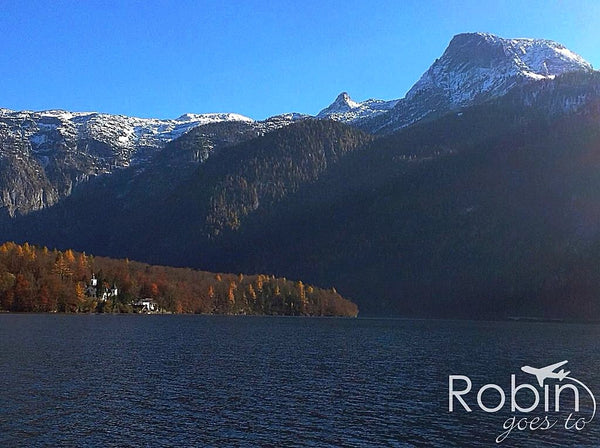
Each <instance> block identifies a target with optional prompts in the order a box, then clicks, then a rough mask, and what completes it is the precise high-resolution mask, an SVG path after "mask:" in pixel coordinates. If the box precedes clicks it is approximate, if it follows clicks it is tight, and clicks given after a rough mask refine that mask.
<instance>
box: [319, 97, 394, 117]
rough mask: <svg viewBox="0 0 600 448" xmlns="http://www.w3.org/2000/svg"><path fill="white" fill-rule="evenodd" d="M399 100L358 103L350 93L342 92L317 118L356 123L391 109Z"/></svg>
mask: <svg viewBox="0 0 600 448" xmlns="http://www.w3.org/2000/svg"><path fill="white" fill-rule="evenodd" d="M397 102H398V100H393V101H383V100H375V99H369V100H366V101H363V102H361V103H357V102H356V101H353V100H352V99H351V98H350V96H349V95H348V93H346V92H342V93H340V94H339V95H338V97H337V98H336V99H335V101H334V102H333V103H331V105H329V106H328V107H326V108H325V109H323V110H322V111H321V112H319V113H318V114H317V118H330V119H332V120H336V121H342V122H344V123H350V124H356V123H359V122H360V121H361V120H362V119H364V118H368V117H374V116H377V115H381V114H382V113H384V112H387V111H389V110H390V109H392V108H393V107H394V106H395V105H396V103H397Z"/></svg>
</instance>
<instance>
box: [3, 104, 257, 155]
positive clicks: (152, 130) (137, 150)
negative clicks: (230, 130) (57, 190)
mask: <svg viewBox="0 0 600 448" xmlns="http://www.w3.org/2000/svg"><path fill="white" fill-rule="evenodd" d="M225 121H245V122H253V121H254V120H252V119H250V118H248V117H245V116H243V115H239V114H200V115H197V114H185V115H182V116H180V117H179V118H177V119H174V120H160V119H154V118H136V117H127V116H124V115H110V114H101V113H96V112H69V111H64V110H46V111H40V112H31V111H11V110H8V109H1V110H0V122H1V123H2V125H3V126H2V127H3V128H4V132H3V134H4V135H5V136H6V133H10V132H13V133H14V134H15V137H16V138H19V139H25V140H26V141H28V142H29V144H30V145H31V149H32V151H33V152H35V153H45V152H48V151H51V150H53V149H55V147H56V143H57V142H58V141H60V140H63V139H64V140H66V141H67V142H69V141H71V142H72V141H80V142H81V141H94V142H96V143H100V144H104V145H106V146H107V147H110V148H112V152H114V153H115V155H116V161H115V163H117V165H122V166H127V165H129V164H135V163H138V162H140V161H141V160H143V158H144V154H145V153H147V150H148V149H158V148H161V147H163V146H164V145H165V143H167V142H169V141H171V140H174V139H175V138H177V137H180V136H181V135H183V134H184V133H186V132H188V131H189V130H190V129H192V128H195V127H197V126H202V125H205V124H209V123H218V122H225ZM11 130H12V131H11ZM0 138H1V137H0ZM67 144H68V143H67Z"/></svg>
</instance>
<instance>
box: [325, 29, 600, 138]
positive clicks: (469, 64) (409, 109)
mask: <svg viewBox="0 0 600 448" xmlns="http://www.w3.org/2000/svg"><path fill="white" fill-rule="evenodd" d="M592 70H593V69H592V66H591V65H590V64H589V63H588V62H586V61H585V60H584V59H583V58H582V57H581V56H579V55H577V54H575V53H574V52H572V51H570V50H569V49H567V48H566V47H565V46H563V45H562V44H559V43H557V42H553V41H550V40H542V39H503V38H501V37H498V36H495V35H493V34H488V33H465V34H458V35H456V36H454V38H453V39H452V40H451V41H450V44H449V45H448V48H446V51H445V52H444V54H443V55H442V56H441V57H440V58H439V59H437V60H436V61H435V62H434V63H433V64H432V65H431V67H430V68H429V69H428V70H427V71H426V72H425V73H424V74H423V76H421V79H419V81H417V82H416V83H415V85H414V86H413V87H412V88H411V89H410V90H409V91H408V93H407V94H406V96H405V97H404V98H402V99H400V100H394V101H381V100H367V101H365V102H362V103H357V102H354V101H352V100H350V98H349V96H348V94H347V93H342V94H340V96H338V98H337V99H336V100H335V102H334V103H333V104H331V105H330V106H329V107H327V108H326V109H324V110H322V111H321V112H320V113H319V115H318V117H319V118H325V117H327V118H331V119H334V120H338V121H342V122H344V123H348V124H351V125H353V126H357V127H359V128H361V129H364V130H367V131H369V132H373V133H380V134H389V133H391V132H394V131H395V130H398V129H401V128H403V127H406V126H408V125H410V124H412V123H415V122H417V121H419V120H422V119H425V118H430V119H431V118H435V117H440V116H442V115H443V114H445V113H448V112H449V111H453V110H459V109H461V108H464V107H468V106H472V105H476V104H481V103H484V102H486V101H489V100H492V99H494V98H499V97H502V96H504V95H506V94H507V93H508V92H509V91H510V90H511V89H513V88H515V87H519V86H523V85H526V84H529V83H532V82H535V81H540V80H551V79H554V78H555V77H556V76H558V75H562V74H564V73H569V72H583V73H589V72H591V71H592Z"/></svg>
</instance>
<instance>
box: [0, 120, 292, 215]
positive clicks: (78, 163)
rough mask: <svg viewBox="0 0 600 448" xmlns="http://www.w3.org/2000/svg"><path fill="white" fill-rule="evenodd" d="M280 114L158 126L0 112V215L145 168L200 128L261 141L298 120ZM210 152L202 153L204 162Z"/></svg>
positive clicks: (33, 207)
mask: <svg viewBox="0 0 600 448" xmlns="http://www.w3.org/2000/svg"><path fill="white" fill-rule="evenodd" d="M302 118H303V116H302V115H299V114H284V115H279V116H276V117H272V118H271V119H269V120H265V121H260V122H257V121H254V120H252V119H250V118H248V117H244V116H242V115H239V114H202V115H197V114H185V115H182V116H181V117H179V118H177V119H174V120H158V119H147V118H135V117H126V116H122V115H109V114H99V113H86V112H67V111H60V110H51V111H41V112H30V111H18V112H17V111H11V110H8V109H1V110H0V214H5V215H9V216H15V215H16V214H26V213H29V212H31V211H34V210H39V209H41V208H44V207H47V206H51V205H53V204H55V203H57V202H58V201H59V200H60V199H62V198H65V197H67V196H69V195H70V194H71V193H72V191H73V188H74V187H76V186H77V185H79V184H81V183H84V182H86V181H88V180H89V179H90V178H92V177H95V176H98V175H102V174H111V173H114V172H115V170H119V169H123V168H126V167H130V166H131V167H137V168H139V169H143V168H144V167H145V166H146V165H147V164H148V163H149V161H150V160H151V159H152V157H153V156H154V155H155V154H156V153H157V152H158V151H159V150H161V149H162V148H164V146H165V145H166V144H167V143H168V142H170V141H172V140H174V139H177V138H178V137H181V136H182V135H184V134H185V133H187V132H189V131H190V130H192V129H194V128H197V127H200V126H208V125H210V126H213V127H214V126H218V125H220V124H224V125H225V127H227V123H232V122H235V123H244V124H245V125H246V127H250V128H252V129H254V130H256V133H255V135H253V136H256V135H260V134H262V133H265V132H269V131H270V130H273V129H277V128H279V127H281V126H286V125H288V124H290V123H292V122H294V121H296V120H299V119H302ZM211 150H212V147H210V145H208V146H206V145H205V146H204V150H203V153H202V156H201V157H200V159H199V160H197V161H203V160H205V159H206V157H208V155H209V153H210V151H211Z"/></svg>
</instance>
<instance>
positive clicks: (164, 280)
mask: <svg viewBox="0 0 600 448" xmlns="http://www.w3.org/2000/svg"><path fill="white" fill-rule="evenodd" d="M92 276H94V277H95V278H96V279H97V288H96V291H94V292H95V294H91V293H90V290H91V288H89V286H90V281H91V278H92ZM113 287H116V288H117V291H118V293H117V294H116V295H115V296H110V297H109V298H108V299H106V300H103V299H102V296H103V293H104V292H105V291H109V290H111V289H112V288H113ZM146 298H151V299H153V300H154V301H155V302H156V303H157V304H158V306H159V308H160V309H161V310H163V311H166V312H173V313H203V314H268V315H306V316H356V315H357V314H358V309H357V307H356V305H355V304H354V303H352V302H350V301H349V300H346V299H344V298H343V297H342V296H340V295H339V294H338V293H337V291H336V290H335V289H334V288H330V289H322V288H317V287H314V286H311V285H305V284H304V283H303V282H302V281H291V280H287V279H285V278H275V277H274V276H270V275H263V274H259V275H243V274H237V275H236V274H215V273H210V272H204V271H198V270H194V269H187V268H172V267H165V266H152V265H148V264H145V263H139V262H135V261H130V260H128V259H125V260H116V259H111V258H106V257H94V256H91V255H87V254H85V253H78V252H74V251H73V250H66V251H59V250H56V249H55V250H49V249H48V248H46V247H37V246H33V245H30V244H28V243H24V244H22V245H19V244H16V243H13V242H7V243H4V244H2V245H1V246H0V310H3V311H15V312H67V313H75V312H125V313H126V312H133V311H134V310H135V309H134V306H133V303H134V302H135V301H137V300H139V299H146Z"/></svg>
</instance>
